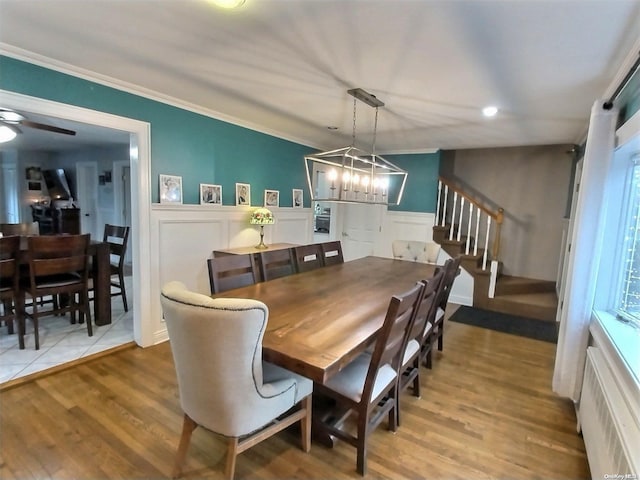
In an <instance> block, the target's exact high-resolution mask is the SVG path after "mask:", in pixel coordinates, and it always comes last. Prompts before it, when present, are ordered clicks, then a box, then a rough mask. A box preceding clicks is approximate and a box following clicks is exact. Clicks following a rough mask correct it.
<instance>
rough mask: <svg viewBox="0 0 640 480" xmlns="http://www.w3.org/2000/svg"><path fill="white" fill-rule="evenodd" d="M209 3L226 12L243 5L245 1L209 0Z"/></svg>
mask: <svg viewBox="0 0 640 480" xmlns="http://www.w3.org/2000/svg"><path fill="white" fill-rule="evenodd" d="M209 1H210V2H211V3H213V4H214V5H216V6H217V7H220V8H226V9H228V10H231V9H234V8H238V7H241V6H242V5H244V2H245V0H209Z"/></svg>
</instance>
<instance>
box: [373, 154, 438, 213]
mask: <svg viewBox="0 0 640 480" xmlns="http://www.w3.org/2000/svg"><path fill="white" fill-rule="evenodd" d="M440 154H441V151H440V150H438V151H437V152H436V153H416V154H411V155H384V158H385V159H386V160H389V161H390V162H391V163H393V164H395V165H397V166H398V167H400V168H402V169H403V170H406V171H407V173H408V175H407V183H406V185H405V190H404V194H403V196H402V201H401V202H400V205H398V206H392V207H389V210H395V211H403V212H430V213H435V211H436V202H437V199H438V198H437V196H438V175H439V172H440Z"/></svg>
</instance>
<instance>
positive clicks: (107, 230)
mask: <svg viewBox="0 0 640 480" xmlns="http://www.w3.org/2000/svg"><path fill="white" fill-rule="evenodd" d="M129 231H130V227H129V226H119V225H110V224H108V223H107V224H106V225H105V226H104V233H103V236H102V241H103V242H105V243H108V244H109V257H110V263H111V266H110V270H111V276H112V277H113V276H117V280H114V279H112V280H111V286H112V287H116V288H117V289H118V291H116V292H112V293H111V296H112V297H117V296H122V304H123V306H124V311H125V312H128V311H129V304H128V302H127V289H126V286H125V281H124V277H125V271H124V262H125V257H126V255H127V246H128V244H129Z"/></svg>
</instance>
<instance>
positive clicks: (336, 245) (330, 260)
mask: <svg viewBox="0 0 640 480" xmlns="http://www.w3.org/2000/svg"><path fill="white" fill-rule="evenodd" d="M320 248H321V249H322V262H323V264H324V266H325V267H326V266H328V265H337V264H339V263H344V256H343V255H342V243H341V242H340V240H336V241H335V242H324V243H321V244H320Z"/></svg>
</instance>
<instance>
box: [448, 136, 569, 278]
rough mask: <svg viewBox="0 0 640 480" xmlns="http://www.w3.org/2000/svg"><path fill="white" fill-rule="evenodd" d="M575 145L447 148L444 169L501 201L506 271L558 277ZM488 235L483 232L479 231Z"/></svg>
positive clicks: (490, 198)
mask: <svg viewBox="0 0 640 480" xmlns="http://www.w3.org/2000/svg"><path fill="white" fill-rule="evenodd" d="M570 149H571V145H552V146H534V147H509V148H496V149H477V150H474V149H472V150H456V151H449V152H445V154H444V155H443V159H442V165H441V172H442V175H443V176H444V177H445V178H449V179H453V180H456V181H459V182H460V183H461V184H462V185H465V186H467V187H468V188H469V189H470V190H471V191H472V193H474V195H477V196H479V197H481V198H483V199H484V200H485V201H486V202H487V204H488V205H489V206H491V207H502V208H504V210H505V212H504V213H505V219H504V223H503V226H502V236H501V248H500V260H501V261H502V262H503V264H504V270H503V272H504V273H505V274H507V275H515V276H521V277H527V278H536V279H540V280H552V281H555V279H556V274H557V271H558V260H559V257H560V249H561V243H562V227H563V222H562V219H563V218H564V216H565V211H566V205H567V197H568V195H569V191H570V185H571V183H572V182H571V171H572V162H573V157H572V155H570V154H568V153H567V151H568V150H570ZM481 238H484V237H481Z"/></svg>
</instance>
